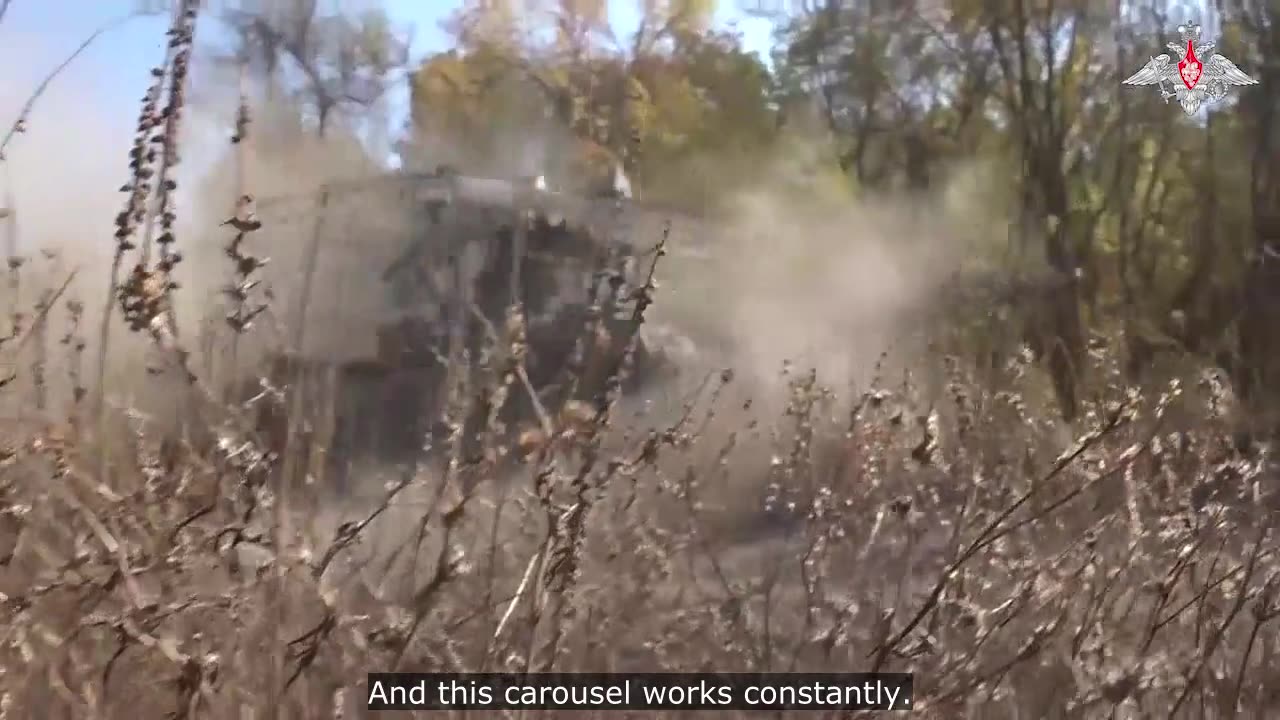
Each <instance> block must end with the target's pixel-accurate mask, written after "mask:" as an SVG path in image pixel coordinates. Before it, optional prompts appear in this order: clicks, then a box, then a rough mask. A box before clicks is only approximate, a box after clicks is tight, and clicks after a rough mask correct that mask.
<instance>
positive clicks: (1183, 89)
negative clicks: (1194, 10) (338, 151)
mask: <svg viewBox="0 0 1280 720" xmlns="http://www.w3.org/2000/svg"><path fill="white" fill-rule="evenodd" d="M1178 35H1179V36H1180V37H1181V40H1182V42H1181V43H1180V44H1179V43H1169V44H1168V45H1166V46H1165V47H1167V48H1169V50H1170V51H1172V52H1173V54H1172V55H1170V54H1168V53H1165V54H1163V55H1157V56H1155V57H1153V58H1151V60H1150V62H1148V63H1147V64H1146V65H1145V66H1144V67H1143V68H1142V69H1141V70H1139V71H1138V72H1136V73H1134V74H1133V75H1132V76H1131V77H1130V78H1129V79H1128V80H1125V81H1124V84H1125V85H1156V86H1158V87H1159V89H1160V97H1162V98H1164V101H1165V103H1168V102H1169V99H1170V98H1177V99H1178V104H1179V105H1181V106H1182V110H1183V112H1185V113H1186V114H1188V115H1195V114H1196V111H1197V110H1199V109H1200V108H1202V107H1204V106H1205V105H1208V104H1212V103H1216V102H1218V101H1220V100H1222V99H1223V98H1225V97H1227V95H1228V94H1229V93H1230V92H1231V88H1232V87H1238V86H1242V85H1257V84H1258V81H1257V80H1254V79H1253V78H1251V77H1249V76H1248V75H1245V74H1244V73H1243V72H1241V70H1240V68H1238V67H1236V64H1235V63H1233V62H1231V61H1230V60H1228V59H1227V58H1226V57H1225V56H1223V55H1221V54H1219V53H1217V52H1215V50H1216V49H1217V44H1216V43H1211V42H1206V43H1201V42H1200V26H1199V25H1195V24H1192V23H1184V24H1182V25H1179V26H1178ZM1175 57H1180V58H1181V59H1180V60H1179V61H1178V62H1177V63H1174V61H1173V58H1175ZM1165 83H1168V84H1169V85H1168V87H1167V88H1166V86H1165Z"/></svg>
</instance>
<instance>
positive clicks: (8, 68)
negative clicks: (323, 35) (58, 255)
mask: <svg viewBox="0 0 1280 720" xmlns="http://www.w3.org/2000/svg"><path fill="white" fill-rule="evenodd" d="M170 1H171V0H12V4H11V6H10V9H9V12H8V14H7V15H6V16H5V19H4V21H3V23H2V24H0V68H3V71H4V82H3V83H0V127H5V128H7V127H8V126H9V124H10V123H11V122H12V118H13V117H14V116H16V114H17V111H18V108H19V107H20V106H21V104H22V101H23V100H24V99H25V98H26V96H27V95H28V94H29V93H30V92H31V89H32V88H33V87H35V86H36V85H37V84H38V83H39V82H40V79H41V78H42V77H43V76H44V74H45V73H47V72H48V71H49V70H50V69H52V68H53V67H55V66H56V65H57V64H58V63H59V62H61V61H62V60H63V59H64V58H65V57H66V56H67V55H68V54H69V53H70V52H72V51H73V50H74V49H75V48H76V46H77V45H79V44H80V43H81V42H82V41H83V40H84V39H85V38H86V37H87V36H88V35H89V34H90V33H92V32H93V31H94V30H95V29H97V28H99V27H101V26H102V25H104V24H106V23H109V22H111V21H112V20H113V19H116V18H121V17H124V16H126V15H128V14H129V13H131V12H133V11H134V10H135V9H137V8H138V7H140V6H148V7H151V8H155V7H165V6H166V5H167V3H168V2H170ZM227 1H228V0H206V6H207V7H210V8H213V9H215V10H216V9H217V7H218V4H219V3H220V2H227ZM266 1H267V2H270V0H266ZM323 1H324V0H322V2H323ZM328 1H329V2H334V3H335V4H336V5H338V6H341V5H342V4H343V3H348V4H355V5H359V4H362V3H365V4H367V3H368V2H369V0H328ZM639 1H640V0H610V15H611V20H612V22H613V24H614V27H615V29H616V30H617V31H618V32H619V33H621V34H623V35H624V36H625V35H628V34H630V33H631V32H632V31H634V28H635V26H636V24H637V23H638V13H637V4H638V2H639ZM778 1H780V0H721V1H720V5H721V7H720V10H719V12H718V13H717V24H719V25H721V26H726V25H733V26H735V27H737V29H738V30H739V31H740V32H741V33H742V35H743V41H744V44H745V45H746V46H747V47H748V49H750V50H752V51H755V52H759V53H760V54H761V55H762V56H763V57H765V58H767V57H768V51H769V48H770V45H771V36H772V26H771V23H770V22H769V21H767V20H764V19H760V18H753V17H749V16H747V15H746V14H744V13H743V12H741V11H740V10H739V9H738V4H739V3H742V2H766V3H767V2H778ZM459 2H460V0H386V2H385V7H387V9H388V11H389V13H390V14H391V16H392V18H393V20H394V21H395V22H397V23H399V24H402V25H404V26H406V27H412V28H413V31H414V34H413V37H414V44H413V48H412V52H413V56H414V58H415V59H416V58H421V57H423V56H424V55H427V54H429V53H430V52H433V51H436V50H440V49H442V48H445V47H447V44H448V39H447V37H446V35H445V33H444V32H443V31H442V30H441V28H440V22H441V20H442V19H444V18H445V17H447V16H448V15H449V14H450V13H451V12H452V11H454V10H455V9H456V8H457V7H458V5H459ZM165 23H166V19H165V17H164V16H163V15H156V16H152V17H143V18H136V19H133V20H130V21H128V22H127V23H126V24H124V25H122V26H119V27H117V28H115V29H113V30H111V31H110V32H108V33H106V34H104V35H103V36H102V37H100V38H99V39H98V41H96V42H95V43H94V45H93V46H92V47H91V48H90V49H89V50H88V51H87V52H85V53H84V54H83V55H82V56H81V57H80V58H79V59H78V60H77V61H76V63H75V64H74V65H72V66H71V67H70V68H69V69H68V70H67V71H66V72H65V73H64V74H63V75H62V76H60V77H59V79H58V81H57V82H56V83H55V85H54V86H53V87H52V88H51V89H50V91H49V93H48V94H47V96H46V98H45V99H44V100H42V101H41V104H40V105H39V106H38V107H37V109H36V113H35V116H34V117H33V118H32V126H33V134H34V133H35V132H38V131H40V129H41V128H48V127H49V121H48V119H46V118H42V114H44V113H51V112H54V110H53V109H52V108H55V107H57V108H76V110H74V111H72V112H74V113H77V114H79V115H80V116H81V119H83V116H84V114H92V115H93V116H94V121H95V122H96V123H97V124H99V125H104V124H105V126H106V127H107V128H108V129H109V130H112V131H114V133H113V137H115V136H118V135H119V134H120V133H128V129H129V128H130V127H131V126H132V124H133V120H134V115H135V113H136V111H137V100H138V98H140V97H141V96H142V93H143V92H144V90H145V88H146V83H147V70H148V68H150V67H151V66H153V65H155V64H157V63H158V62H159V61H160V59H161V58H162V57H163V39H164V38H163V31H164V26H165ZM197 34H198V36H199V37H200V39H202V40H203V41H204V43H205V44H208V43H209V41H210V40H216V38H217V36H218V34H219V33H218V31H217V25H216V23H213V22H209V21H205V22H203V23H202V24H201V25H200V26H199V28H198V29H197ZM399 94H400V96H401V97H400V98H399V99H395V98H393V103H394V104H395V105H397V106H402V104H403V101H404V95H405V94H406V93H404V92H403V91H400V92H399ZM27 145H30V142H28V143H27ZM17 152H18V151H17V150H14V152H12V153H11V155H16V154H17Z"/></svg>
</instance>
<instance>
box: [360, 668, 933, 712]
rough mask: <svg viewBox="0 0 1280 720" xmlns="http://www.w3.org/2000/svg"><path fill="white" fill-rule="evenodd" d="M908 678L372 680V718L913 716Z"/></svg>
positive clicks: (452, 676)
mask: <svg viewBox="0 0 1280 720" xmlns="http://www.w3.org/2000/svg"><path fill="white" fill-rule="evenodd" d="M911 695H912V676H911V675H909V674H905V673H873V674H868V673H847V674H835V673H817V674H815V673H787V674H776V675H775V674H764V673H629V674H622V673H544V674H530V675H520V674H502V673H480V674H459V673H432V674H415V673H370V674H369V685H368V688H367V698H368V707H369V709H370V710H518V709H521V708H523V709H527V710H828V711H829V710H910V709H911V700H912V698H911Z"/></svg>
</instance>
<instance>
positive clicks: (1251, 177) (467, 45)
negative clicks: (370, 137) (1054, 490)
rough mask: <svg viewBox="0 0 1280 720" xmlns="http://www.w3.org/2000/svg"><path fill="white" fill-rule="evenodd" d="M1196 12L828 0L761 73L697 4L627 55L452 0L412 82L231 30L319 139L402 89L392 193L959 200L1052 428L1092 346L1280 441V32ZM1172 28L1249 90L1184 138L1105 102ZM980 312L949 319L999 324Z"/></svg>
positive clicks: (1081, 390)
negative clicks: (1027, 354) (483, 180)
mask: <svg viewBox="0 0 1280 720" xmlns="http://www.w3.org/2000/svg"><path fill="white" fill-rule="evenodd" d="M304 4H305V3H304ZM1208 5H1212V6H1213V13H1212V16H1207V17H1198V18H1196V17H1192V18H1188V17H1187V16H1186V15H1184V12H1185V8H1182V7H1180V6H1174V5H1171V4H1169V3H1167V2H1165V0H1138V1H1137V2H1130V3H1119V4H1116V3H1101V2H1096V1H1091V0H1058V1H1057V2H1044V1H1043V0H989V1H984V2H973V1H972V0H928V1H927V2H926V1H925V0H902V1H900V2H892V3H886V2H874V1H873V0H825V1H824V2H813V3H808V4H805V3H802V4H800V6H799V7H797V8H796V10H797V12H796V13H795V14H794V15H792V16H790V17H788V18H786V19H780V20H779V23H778V32H777V37H776V41H775V45H774V48H773V52H772V57H770V58H769V62H765V61H764V60H763V59H761V58H760V57H758V56H757V55H755V54H754V53H751V52H748V51H747V50H745V49H744V47H743V43H742V40H741V38H740V37H739V36H737V35H736V34H735V33H734V32H732V31H730V30H726V29H724V28H720V27H717V26H716V25H715V24H714V23H713V18H714V17H715V14H716V10H717V8H716V5H715V0H661V1H659V0H643V1H641V2H639V3H638V7H637V11H638V15H639V23H638V27H637V29H636V30H635V31H634V32H622V31H620V30H619V29H618V28H616V27H615V26H614V25H613V24H612V23H611V20H610V17H609V12H608V3H607V2H605V1H604V0H527V1H526V2H521V1H520V0H466V1H465V2H464V3H463V4H462V6H461V7H460V8H459V9H458V10H457V11H456V12H455V13H454V14H453V16H452V17H451V18H450V20H449V22H448V31H449V33H450V35H451V37H452V42H453V46H452V47H451V48H450V49H448V50H447V51H444V52H439V53H436V54H433V55H431V56H429V57H427V58H426V59H425V60H424V61H423V62H422V63H421V64H420V65H417V64H414V65H413V66H409V65H408V64H407V61H406V60H405V58H404V53H403V47H402V46H400V45H398V44H396V43H395V42H390V41H387V40H386V39H385V38H386V37H387V28H386V24H385V22H384V21H379V20H378V16H377V15H376V14H368V13H366V14H365V15H364V16H362V17H360V18H358V19H357V20H355V21H351V20H349V21H346V23H345V24H344V25H342V27H343V28H345V30H344V33H340V34H339V35H341V36H342V37H348V38H349V39H350V40H349V42H348V43H346V45H345V46H342V47H346V48H348V49H347V50H346V51H340V52H337V53H336V55H335V56H334V58H331V59H330V60H328V61H326V62H321V61H320V60H318V59H315V58H319V57H320V56H321V55H323V53H324V52H330V53H331V54H333V51H332V50H328V51H326V50H325V48H324V47H323V46H322V45H321V44H318V43H315V42H314V38H315V37H318V35H316V34H315V33H312V34H307V33H305V32H301V31H299V30H298V29H299V28H303V29H305V28H306V27H308V26H307V24H306V23H298V22H294V21H293V20H289V22H279V21H276V22H274V23H273V22H264V21H262V19H261V17H260V16H254V15H245V16H243V18H242V21H241V26H242V28H243V29H244V37H245V38H246V41H247V42H246V47H250V48H251V49H254V48H256V49H257V50H258V51H259V55H260V56H261V58H265V59H266V61H265V62H264V63H263V65H264V67H265V68H266V69H267V70H268V71H270V72H275V71H276V68H277V65H279V64H280V62H279V61H278V59H279V58H281V57H284V58H286V59H287V58H293V59H294V60H296V61H297V63H296V64H297V65H298V66H299V67H301V68H302V69H303V72H301V73H297V74H296V77H297V80H296V84H297V85H299V86H301V87H303V88H304V89H306V90H308V92H309V97H310V98H311V104H312V105H313V106H314V107H313V109H314V110H315V111H316V112H315V114H316V115H317V116H318V117H319V118H320V119H321V121H322V122H321V129H322V130H323V129H324V126H325V125H324V122H323V121H324V120H325V118H327V117H328V116H329V115H330V114H331V113H332V111H333V110H334V109H335V108H340V107H342V106H343V105H344V104H345V105H351V104H353V103H354V104H357V105H359V104H360V103H362V102H364V101H366V100H368V99H370V98H373V97H377V96H378V95H380V93H381V92H382V91H383V88H384V87H385V86H387V85H388V84H390V83H393V82H395V81H396V80H394V79H393V78H394V77H395V73H393V72H392V71H391V69H392V66H394V65H396V64H397V63H400V64H401V65H402V66H403V68H404V69H407V70H408V71H409V72H408V76H409V82H410V84H411V90H412V116H411V118H410V120H409V123H408V132H407V133H406V138H405V142H404V143H403V145H402V148H401V151H402V155H403V157H404V158H405V160H406V163H407V164H408V165H410V166H413V165H418V166H422V167H433V166H435V165H438V164H442V163H448V164H456V165H460V166H464V167H467V168H469V169H471V170H472V171H476V172H498V173H503V174H513V173H523V174H534V173H537V174H544V175H547V176H548V177H549V178H554V179H555V180H556V181H558V182H559V184H561V185H569V184H572V183H573V182H575V181H581V180H582V179H584V178H592V177H595V176H599V175H600V174H601V173H604V172H607V171H608V169H609V168H611V167H612V166H613V165H614V164H619V165H621V166H622V167H624V168H625V169H626V171H627V173H628V175H629V176H630V177H631V178H632V181H633V183H634V184H635V185H637V186H638V187H639V188H640V190H641V193H642V196H643V198H644V200H645V201H646V202H653V203H657V204H673V205H675V206H678V207H682V208H683V209H687V210H692V211H708V210H714V209H715V208H716V207H717V204H718V203H719V202H720V201H721V200H723V199H724V198H726V197H729V196H732V195H733V193H734V191H735V190H736V189H738V188H740V187H742V186H743V185H744V184H749V183H753V182H758V181H759V179H760V177H761V175H765V174H770V173H773V174H781V175H785V176H786V177H785V178H781V179H779V178H775V180H777V181H778V182H783V181H787V182H790V181H794V182H797V183H800V184H801V185H803V186H804V188H803V191H805V192H811V191H812V188H813V186H815V185H818V186H821V187H822V188H823V190H824V191H826V192H831V193H834V194H837V195H848V196H851V197H861V198H867V197H874V196H876V195H877V194H882V193H887V194H894V195H896V196H901V195H903V194H904V193H906V194H910V193H920V194H922V195H924V196H928V195H930V194H935V195H936V194H939V193H941V192H943V191H944V190H945V189H946V187H947V186H948V183H950V184H954V182H955V178H956V177H965V178H968V182H969V183H970V184H971V185H975V186H978V187H977V190H974V191H972V192H973V193H976V194H977V195H980V196H981V204H982V205H983V207H982V212H981V213H978V214H975V222H974V227H973V228H970V229H969V231H970V232H981V233H983V234H984V235H988V236H989V237H988V239H987V242H986V244H985V245H984V251H983V253H984V254H985V255H986V256H987V257H984V258H983V260H984V261H985V262H987V263H988V264H989V265H991V266H992V267H994V268H995V269H996V271H997V272H996V274H997V275H999V276H1001V277H1004V278H1012V280H1010V281H1008V282H1005V283H1003V285H1004V287H1003V288H1002V289H1001V291H1000V292H997V293H995V294H996V295H998V296H1000V299H1002V300H1004V301H1005V302H1007V304H1009V305H1010V306H1011V312H1012V319H1014V320H1015V321H1016V322H1014V323H1009V322H1008V320H1009V317H1005V316H1001V319H1000V321H999V323H1000V324H1001V325H1002V326H1015V327H1017V328H1019V333H1018V334H1019V337H1018V338H1016V339H1017V340H1018V341H1019V343H1025V344H1027V345H1028V346H1030V347H1031V349H1032V350H1033V351H1034V352H1035V353H1036V354H1037V355H1039V356H1040V357H1041V359H1042V360H1043V361H1044V364H1045V366H1046V368H1047V369H1048V371H1049V376H1050V377H1051V378H1052V385H1053V389H1054V395H1055V396H1056V398H1057V402H1058V405H1059V406H1060V409H1061V411H1062V412H1063V414H1065V415H1066V416H1067V417H1072V416H1074V415H1075V414H1076V412H1077V408H1078V406H1079V402H1080V400H1081V398H1082V397H1085V396H1086V395H1087V394H1088V393H1089V388H1088V383H1089V378H1087V377H1085V376H1086V375H1087V372H1086V370H1085V368H1087V367H1088V366H1089V365H1090V361H1089V358H1088V349H1089V346H1090V344H1091V339H1092V338H1093V337H1095V336H1101V337H1102V338H1104V339H1108V340H1111V341H1113V342H1114V343H1116V344H1117V345H1119V346H1120V348H1121V350H1122V357H1123V359H1124V363H1123V364H1124V367H1123V371H1124V372H1125V373H1126V374H1127V375H1128V379H1129V380H1131V381H1142V380H1148V379H1152V377H1153V376H1155V375H1157V374H1158V373H1159V372H1162V371H1163V370H1164V369H1166V368H1169V367H1171V366H1175V365H1176V366H1179V367H1185V364H1186V363H1188V362H1191V363H1194V364H1195V366H1196V367H1216V368H1219V369H1220V370H1222V371H1223V372H1224V373H1225V374H1226V376H1227V377H1228V378H1229V379H1230V380H1231V383H1232V385H1233V387H1234V388H1235V390H1236V391H1237V393H1238V394H1239V396H1240V397H1241V398H1243V399H1244V400H1245V402H1246V403H1248V404H1249V405H1251V406H1252V409H1253V410H1254V411H1255V412H1253V413H1252V415H1253V416H1254V417H1259V418H1262V420H1263V422H1265V423H1266V424H1267V430H1268V431H1274V429H1275V428H1276V427H1277V426H1280V420H1277V419H1276V415H1277V413H1276V412H1275V411H1274V410H1272V408H1275V407H1277V406H1280V402H1278V401H1280V334H1278V333H1277V332H1276V328H1277V324H1278V322H1280V197H1278V195H1280V176H1278V175H1277V170H1278V169H1280V167H1278V166H1280V152H1278V150H1277V147H1276V136H1277V132H1280V128H1277V122H1278V121H1277V112H1276V109H1277V108H1276V103H1277V96H1278V95H1280V93H1278V92H1277V91H1278V90H1280V65H1278V64H1277V62H1276V58H1280V23H1278V22H1277V20H1280V17H1277V16H1278V15H1280V8H1278V7H1277V6H1276V5H1275V3H1274V2H1270V1H1269V0H1221V1H1220V2H1217V3H1211V4H1208ZM1206 7H1207V6H1206ZM1188 19H1191V20H1195V21H1199V22H1201V23H1203V25H1204V29H1205V37H1204V40H1205V41H1211V40H1216V42H1217V50H1218V51H1220V52H1222V53H1223V54H1224V55H1226V56H1227V57H1229V58H1230V59H1231V60H1233V61H1234V62H1235V63H1236V64H1237V65H1239V67H1240V68H1241V69H1243V70H1244V71H1245V72H1246V73H1249V74H1250V75H1252V76H1253V77H1254V78H1256V79H1257V80H1258V81H1259V82H1260V84H1259V85H1257V86H1251V87H1247V88H1238V89H1236V90H1235V91H1233V92H1232V93H1231V95H1230V98H1229V99H1228V100H1225V101H1223V102H1221V103H1218V104H1216V105H1212V106H1210V107H1209V108H1208V109H1207V110H1206V111H1201V112H1200V113H1199V114H1197V115H1196V116H1193V117H1188V116H1187V115H1185V114H1184V113H1183V112H1182V110H1181V109H1180V108H1179V107H1178V105H1177V103H1176V102H1169V103H1165V102H1161V101H1160V96H1159V93H1157V92H1156V90H1155V89H1154V88H1135V87H1128V86H1124V85H1122V84H1121V81H1122V80H1123V79H1124V78H1125V77H1128V76H1129V75H1131V74H1132V73H1134V72H1135V71H1137V70H1138V69H1139V68H1141V67H1142V66H1143V65H1144V64H1145V63H1146V62H1147V61H1148V60H1149V59H1150V58H1151V57H1152V56H1153V55H1156V54H1159V53H1162V52H1168V50H1167V49H1166V43H1168V42H1170V41H1176V40H1177V39H1178V37H1177V32H1176V28H1177V26H1178V25H1179V24H1180V23H1182V22H1184V21H1186V20H1188ZM329 22H332V21H329ZM309 39H311V42H310V44H308V41H309ZM309 59H311V60H309ZM1175 60H1176V58H1175ZM326 69H327V70H326ZM326 72H327V73H328V75H326ZM815 149H816V151H815ZM961 171H963V172H961ZM1027 278H1031V279H1033V280H1026V279H1027ZM1045 278H1049V279H1048V280H1045ZM987 309H988V308H987V307H986V306H984V305H983V304H982V303H974V304H973V306H972V307H970V308H969V310H970V313H969V314H970V315H971V316H974V317H970V318H967V319H968V320H974V321H975V322H979V323H981V322H988V323H990V322H991V321H990V320H989V319H986V320H984V318H985V315H986V310H987ZM962 319H963V318H962Z"/></svg>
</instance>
